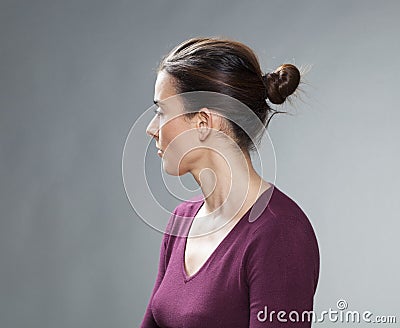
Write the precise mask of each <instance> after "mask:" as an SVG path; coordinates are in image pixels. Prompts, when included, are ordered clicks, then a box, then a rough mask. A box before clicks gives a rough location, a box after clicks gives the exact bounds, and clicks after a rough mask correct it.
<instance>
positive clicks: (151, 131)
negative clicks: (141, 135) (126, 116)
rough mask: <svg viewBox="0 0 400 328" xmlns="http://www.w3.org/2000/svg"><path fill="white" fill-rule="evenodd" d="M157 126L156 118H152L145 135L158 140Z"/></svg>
mask: <svg viewBox="0 0 400 328" xmlns="http://www.w3.org/2000/svg"><path fill="white" fill-rule="evenodd" d="M158 131H159V126H158V122H157V119H156V117H154V118H153V119H152V120H151V121H150V123H149V125H148V126H147V128H146V133H147V134H148V135H149V136H150V137H153V138H156V139H157V138H158Z"/></svg>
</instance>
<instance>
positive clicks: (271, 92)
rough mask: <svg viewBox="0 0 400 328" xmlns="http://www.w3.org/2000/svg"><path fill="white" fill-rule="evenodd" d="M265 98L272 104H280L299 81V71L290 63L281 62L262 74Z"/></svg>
mask: <svg viewBox="0 0 400 328" xmlns="http://www.w3.org/2000/svg"><path fill="white" fill-rule="evenodd" d="M263 80H264V83H265V86H266V94H267V98H268V99H269V100H270V101H271V102H272V103H273V104H277V105H279V104H282V103H283V102H284V101H285V100H286V98H287V97H288V96H290V95H291V94H292V93H293V92H294V91H295V90H296V88H297V87H298V85H299V83H300V71H299V70H298V69H297V67H296V66H294V65H292V64H283V65H281V66H279V67H278V68H277V69H276V70H275V71H273V72H271V73H268V74H265V75H263Z"/></svg>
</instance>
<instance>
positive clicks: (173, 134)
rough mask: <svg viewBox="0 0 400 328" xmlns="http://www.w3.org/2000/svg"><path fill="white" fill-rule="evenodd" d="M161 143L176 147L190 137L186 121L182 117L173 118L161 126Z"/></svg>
mask: <svg viewBox="0 0 400 328" xmlns="http://www.w3.org/2000/svg"><path fill="white" fill-rule="evenodd" d="M160 136H161V143H162V144H163V145H164V146H167V145H168V144H170V143H171V142H172V144H171V145H170V146H171V147H173V148H175V147H176V146H177V145H178V144H182V142H183V141H184V140H185V139H186V140H187V138H188V137H189V135H188V131H187V127H186V122H184V121H182V120H180V119H172V120H170V121H168V122H166V123H165V124H163V125H162V126H161V129H160Z"/></svg>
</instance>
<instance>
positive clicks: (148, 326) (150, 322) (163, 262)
mask: <svg viewBox="0 0 400 328" xmlns="http://www.w3.org/2000/svg"><path fill="white" fill-rule="evenodd" d="M175 211H176V209H175V210H174V212H173V213H172V215H171V217H170V219H169V222H168V224H167V228H166V232H164V235H163V238H162V241H161V246H160V258H159V262H158V272H157V276H156V280H155V283H154V287H153V290H152V292H151V295H150V299H149V302H148V304H147V308H146V311H145V314H144V317H143V320H142V323H141V325H140V328H160V327H159V326H158V325H157V323H156V321H155V320H154V317H153V314H152V312H151V301H152V300H153V296H154V294H155V293H156V292H157V290H158V287H159V286H160V284H161V281H162V280H163V278H164V274H165V270H166V266H167V259H166V254H167V245H168V240H169V236H170V235H169V234H168V232H169V231H170V228H171V226H172V221H173V219H174V216H175Z"/></svg>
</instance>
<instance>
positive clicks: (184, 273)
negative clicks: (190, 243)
mask: <svg viewBox="0 0 400 328" xmlns="http://www.w3.org/2000/svg"><path fill="white" fill-rule="evenodd" d="M268 183H269V184H270V185H271V186H270V187H269V188H268V189H266V190H264V191H263V192H262V193H261V195H260V196H258V198H257V200H256V201H255V202H254V204H253V205H252V206H251V207H250V208H249V209H248V210H247V211H246V213H245V214H243V216H242V217H241V218H240V219H239V220H238V221H237V222H236V223H235V225H234V226H233V228H232V229H231V230H230V231H229V232H228V234H227V235H226V236H225V237H224V238H223V239H222V241H221V242H220V243H219V244H218V246H217V247H216V248H215V249H214V250H213V252H212V253H211V255H210V256H209V257H208V258H207V260H206V261H205V262H204V263H203V264H202V265H201V267H200V268H199V269H198V270H197V271H196V272H195V273H193V274H192V275H190V276H189V275H188V274H187V273H186V269H185V262H186V261H185V254H186V245H187V239H188V236H189V232H190V228H191V226H192V224H193V221H194V219H195V217H196V215H197V213H198V212H199V211H200V208H201V207H202V206H203V204H204V202H205V201H204V197H203V199H202V200H201V201H199V202H198V204H197V205H196V206H197V208H196V209H195V211H194V214H193V216H192V217H191V219H190V220H191V221H190V223H189V228H188V230H187V236H186V237H184V238H183V251H182V257H181V271H182V274H183V280H184V282H185V283H186V282H188V281H190V280H192V279H193V278H195V277H196V276H197V275H198V274H199V273H200V272H202V271H203V270H204V268H205V267H206V266H207V265H208V263H209V262H210V261H211V260H212V258H213V257H214V256H215V254H216V253H217V252H218V251H219V249H220V248H222V247H223V246H224V244H225V243H226V242H227V240H228V239H229V238H231V236H232V235H233V234H234V231H235V230H237V229H238V226H239V224H240V223H242V222H244V221H246V220H245V218H246V217H248V216H249V214H250V212H251V210H252V208H253V207H254V205H255V204H257V203H258V201H259V200H260V199H262V198H263V196H264V195H265V194H266V193H267V192H271V190H272V192H273V190H274V188H276V186H275V185H274V184H272V183H271V182H268Z"/></svg>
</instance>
